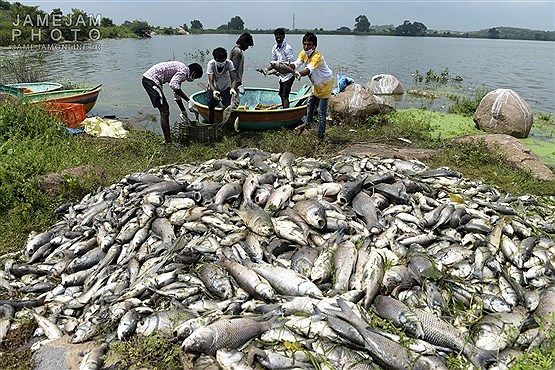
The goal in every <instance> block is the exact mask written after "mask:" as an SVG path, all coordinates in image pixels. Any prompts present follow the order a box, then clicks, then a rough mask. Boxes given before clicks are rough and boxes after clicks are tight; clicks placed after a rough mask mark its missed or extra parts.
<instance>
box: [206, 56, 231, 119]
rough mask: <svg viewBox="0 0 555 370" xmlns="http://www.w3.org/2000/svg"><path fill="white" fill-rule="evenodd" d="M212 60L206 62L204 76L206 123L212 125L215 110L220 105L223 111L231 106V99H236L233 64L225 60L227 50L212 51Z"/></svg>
mask: <svg viewBox="0 0 555 370" xmlns="http://www.w3.org/2000/svg"><path fill="white" fill-rule="evenodd" d="M212 56H213V57H214V59H212V60H210V61H209V62H208V65H207V66H206V74H207V75H208V90H207V91H206V94H207V101H208V123H209V124H211V125H213V124H214V114H215V108H216V107H217V106H218V105H219V104H220V101H221V103H222V107H223V108H224V109H225V108H227V107H228V106H229V105H230V104H231V99H232V98H233V99H236V98H237V91H236V90H235V87H236V83H237V82H236V81H235V78H234V74H233V72H234V71H235V67H234V66H233V62H232V61H231V60H229V59H227V50H225V49H224V48H222V47H218V48H216V49H214V50H213V51H212Z"/></svg>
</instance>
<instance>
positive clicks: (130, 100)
mask: <svg viewBox="0 0 555 370" xmlns="http://www.w3.org/2000/svg"><path fill="white" fill-rule="evenodd" d="M253 37H254V43H255V45H254V47H253V48H251V49H249V50H247V51H246V53H245V57H246V64H245V75H244V78H243V80H244V84H245V86H256V87H276V88H277V86H278V82H277V78H276V77H275V76H268V77H265V76H263V75H262V74H260V73H258V72H256V71H255V68H258V67H261V66H264V65H266V63H267V62H268V61H269V59H270V55H271V53H270V51H271V47H272V45H273V44H274V37H273V35H253ZM236 39H237V35H188V36H155V37H152V38H150V39H145V40H133V39H123V40H102V41H100V43H99V46H100V50H86V51H85V50H84V51H75V50H67V51H56V52H51V53H50V55H49V56H48V57H47V64H48V69H49V72H50V74H51V79H52V80H58V81H62V82H63V81H72V82H74V83H77V84H86V85H91V86H92V85H96V84H99V83H102V84H103V86H104V87H103V90H102V92H101V94H100V96H99V99H98V101H97V103H96V106H95V107H94V109H93V111H92V113H93V114H95V115H99V116H103V115H108V114H110V115H115V116H117V117H118V118H127V117H132V116H135V115H136V114H137V113H146V114H157V112H158V111H157V110H156V109H154V108H152V106H151V105H150V101H149V99H148V97H147V95H146V93H145V92H144V90H143V88H142V85H141V76H142V74H143V72H144V71H146V70H147V69H148V68H149V67H150V66H152V65H153V64H155V63H158V62H161V61H166V60H171V59H176V60H181V61H184V62H185V63H191V62H198V63H200V64H201V65H202V66H203V68H204V67H205V65H206V62H208V60H209V59H211V52H212V50H213V49H214V48H215V47H218V46H222V47H224V48H226V49H227V50H228V51H229V50H230V49H231V48H232V47H233V46H234V45H235V41H236ZM301 40H302V35H288V36H287V37H286V41H287V42H288V43H289V44H291V45H292V46H293V50H294V53H295V55H297V53H298V52H299V51H300V49H301V46H302V42H301ZM318 49H319V50H320V51H321V52H322V53H323V55H324V57H325V58H326V61H327V62H328V65H329V66H330V67H331V68H332V70H333V71H334V74H337V73H343V74H345V75H347V76H349V77H351V78H353V79H354V80H355V82H357V83H360V84H363V85H364V84H366V82H368V81H369V80H370V79H371V77H372V76H373V75H376V74H381V73H388V74H393V75H395V76H397V77H398V78H399V79H400V81H401V82H402V84H403V86H404V87H405V91H407V90H409V89H415V88H416V89H427V87H426V86H425V85H424V84H422V83H420V84H416V83H415V82H414V80H413V74H414V73H415V72H416V71H419V72H420V73H421V74H425V73H426V72H427V71H428V70H430V69H432V70H433V71H434V72H435V73H436V74H438V75H439V74H440V73H441V72H442V71H443V70H445V69H446V68H448V69H449V75H450V76H456V75H459V76H461V77H462V78H463V82H462V83H459V84H448V85H446V86H441V87H440V90H438V93H440V96H441V97H442V98H440V99H437V100H436V101H434V102H431V101H430V100H428V99H419V98H415V97H413V96H410V95H408V94H406V93H405V94H404V95H403V97H402V98H400V99H399V100H398V101H397V102H396V105H397V107H398V108H406V107H411V106H414V107H426V108H429V109H434V110H439V111H446V107H447V106H448V105H449V104H450V101H449V100H448V99H447V94H448V93H451V92H457V93H462V94H471V93H472V92H473V91H474V90H475V89H477V88H482V87H484V88H487V89H496V88H509V89H513V90H514V91H516V92H517V93H518V94H519V95H520V96H521V97H523V98H524V99H525V100H526V101H527V102H528V103H529V104H530V106H531V107H532V110H533V111H535V112H538V111H542V112H550V113H555V43H554V42H538V41H515V40H486V39H458V38H457V39H455V38H417V37H387V36H335V35H333V36H332V35H322V36H318ZM199 51H204V52H207V51H208V52H209V54H208V55H204V57H203V55H202V53H200V52H199ZM198 81H199V80H195V82H193V83H187V82H186V83H184V84H183V85H182V87H183V90H184V91H185V93H187V94H191V93H193V92H196V91H198V90H200V88H199V87H198V86H197V82H198ZM200 81H201V82H204V83H207V77H206V75H204V76H203V78H202V79H201V80H200ZM309 83H310V82H309V81H308V79H307V78H303V79H302V80H301V82H298V81H295V84H294V85H293V89H294V90H296V89H298V88H300V87H301V86H302V85H303V84H309ZM165 91H166V95H167V96H168V97H171V94H170V90H169V88H168V87H167V86H166V87H165ZM177 114H178V109H177V106H176V105H175V104H173V103H172V117H170V120H172V121H173V120H174V119H175V117H177ZM154 126H155V127H153V129H155V130H156V129H157V126H158V124H155V125H154Z"/></svg>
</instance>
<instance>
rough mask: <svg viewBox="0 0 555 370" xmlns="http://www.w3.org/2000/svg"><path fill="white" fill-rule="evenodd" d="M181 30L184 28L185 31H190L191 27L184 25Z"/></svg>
mask: <svg viewBox="0 0 555 370" xmlns="http://www.w3.org/2000/svg"><path fill="white" fill-rule="evenodd" d="M181 28H183V29H184V30H185V31H189V26H187V23H183V25H181Z"/></svg>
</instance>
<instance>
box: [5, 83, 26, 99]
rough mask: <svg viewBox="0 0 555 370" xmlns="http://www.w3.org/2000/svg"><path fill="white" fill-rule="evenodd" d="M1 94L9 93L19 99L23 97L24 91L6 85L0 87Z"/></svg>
mask: <svg viewBox="0 0 555 370" xmlns="http://www.w3.org/2000/svg"><path fill="white" fill-rule="evenodd" d="M0 93H8V94H11V95H14V96H16V97H18V98H21V97H22V96H23V90H20V89H16V88H15V87H10V86H6V85H0Z"/></svg>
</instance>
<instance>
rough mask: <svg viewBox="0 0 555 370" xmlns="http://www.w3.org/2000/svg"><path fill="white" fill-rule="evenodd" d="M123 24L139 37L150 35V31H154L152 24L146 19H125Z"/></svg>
mask: <svg viewBox="0 0 555 370" xmlns="http://www.w3.org/2000/svg"><path fill="white" fill-rule="evenodd" d="M123 25H124V26H126V27H127V28H129V29H130V30H131V31H132V32H133V33H134V34H135V35H137V36H139V37H150V33H151V32H152V26H151V25H150V24H148V22H146V21H141V20H134V21H133V22H129V21H125V22H124V24H123Z"/></svg>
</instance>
